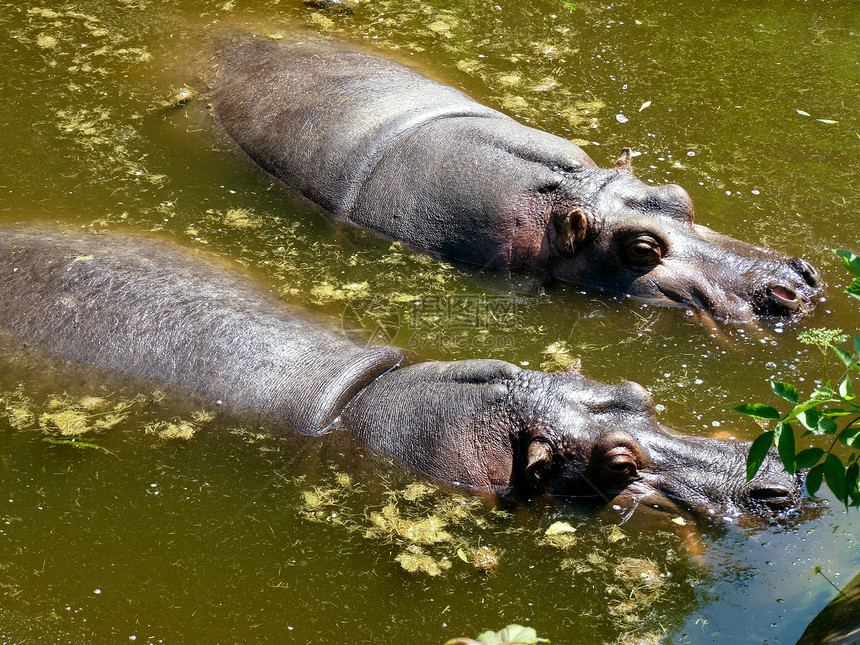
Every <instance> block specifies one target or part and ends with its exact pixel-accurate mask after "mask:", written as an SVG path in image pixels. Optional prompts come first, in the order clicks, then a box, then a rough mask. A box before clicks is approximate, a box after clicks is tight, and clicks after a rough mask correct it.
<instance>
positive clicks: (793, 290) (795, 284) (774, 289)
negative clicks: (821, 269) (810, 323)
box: [753, 258, 822, 317]
mask: <svg viewBox="0 0 860 645" xmlns="http://www.w3.org/2000/svg"><path fill="white" fill-rule="evenodd" d="M785 269H786V270H785V271H783V272H782V273H783V275H782V276H780V279H778V280H774V281H772V282H770V283H768V284H767V285H766V286H764V287H763V288H762V289H760V290H759V291H758V292H757V293H756V294H755V297H754V298H753V302H754V306H755V310H756V314H758V315H759V316H770V317H787V316H792V315H794V314H797V313H802V312H805V311H807V310H809V309H810V308H811V307H812V298H813V296H815V294H817V293H818V291H819V290H820V289H821V284H822V283H821V277H820V276H819V275H818V271H816V270H815V267H813V266H812V265H811V264H809V262H807V261H806V260H803V259H801V258H792V259H790V260H788V261H787V262H786V263H785Z"/></svg>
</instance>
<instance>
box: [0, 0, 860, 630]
mask: <svg viewBox="0 0 860 645" xmlns="http://www.w3.org/2000/svg"><path fill="white" fill-rule="evenodd" d="M574 4H575V6H576V8H575V9H574V8H572V7H571V5H570V3H564V2H538V3H513V4H511V5H510V6H508V5H504V4H494V3H483V4H482V3H475V2H471V1H463V2H460V1H458V2H454V3H447V4H445V5H444V6H443V5H441V4H439V3H414V2H413V3H407V2H400V1H395V0H391V1H389V2H375V1H373V0H370V1H368V2H363V3H359V4H358V5H357V7H356V8H355V10H354V11H352V12H351V13H350V12H333V11H327V10H325V9H320V8H316V7H312V6H307V5H304V4H302V3H300V2H295V1H291V0H280V1H278V0H249V1H247V2H235V1H233V0H226V1H225V0H212V1H204V2H194V3H192V2H183V1H180V0H121V1H119V2H116V3H101V2H94V1H88V0H84V1H82V2H78V3H75V4H74V5H66V4H61V3H56V2H52V3H44V4H42V5H40V4H39V3H30V4H20V3H12V2H5V3H4V2H0V8H2V10H0V34H2V40H0V60H2V64H3V70H4V82H3V84H2V85H0V95H2V101H3V105H4V106H6V109H5V110H4V113H3V115H2V117H0V118H2V123H3V125H2V128H0V149H2V150H3V151H4V153H5V154H4V155H3V156H4V167H3V173H2V174H0V219H2V221H3V222H19V221H22V220H49V221H54V222H56V226H57V228H78V227H86V228H89V229H91V230H94V231H99V230H103V229H106V228H112V227H115V226H116V225H117V224H119V223H122V224H124V225H125V226H127V227H131V228H138V229H141V230H153V229H159V230H163V231H166V232H167V233H168V234H170V235H173V236H175V237H176V238H177V239H179V240H182V241H184V242H185V243H186V244H187V245H189V246H192V247H195V246H196V247H201V248H202V247H205V248H207V249H209V250H211V251H214V252H216V253H221V254H224V255H226V256H229V257H231V258H234V259H236V260H238V261H240V262H242V263H244V264H247V265H249V266H252V267H254V268H255V270H258V271H259V272H261V274H263V275H264V276H265V277H266V279H267V281H269V282H270V283H271V285H272V289H273V291H275V292H277V293H278V294H280V295H281V296H282V297H283V298H284V299H285V300H287V301H290V302H293V303H297V304H301V305H302V306H306V307H308V308H311V309H314V310H316V311H319V312H323V313H325V314H327V315H330V316H334V317H339V318H341V319H342V320H343V324H342V326H343V328H344V330H346V331H350V332H352V333H355V334H359V335H361V334H364V335H365V336H367V337H368V338H370V337H375V338H377V339H384V340H386V341H389V342H393V343H394V344H397V345H398V346H401V347H404V348H411V349H414V350H416V351H418V352H419V353H421V354H422V355H424V356H427V357H430V358H444V359H454V358H465V357H473V356H482V357H490V358H501V359H505V360H509V361H512V362H515V363H517V364H519V365H523V366H529V367H532V368H537V367H541V366H543V367H544V368H547V369H557V368H559V367H562V366H564V365H565V364H568V363H569V362H570V361H571V360H573V359H574V358H576V357H578V356H579V357H581V358H582V360H583V366H584V371H585V372H586V373H587V374H588V375H589V376H591V377H593V378H597V379H600V380H606V381H612V382H617V381H618V380H621V379H622V378H628V379H633V380H637V381H639V382H641V383H643V384H644V385H646V386H647V387H648V388H649V389H650V390H652V392H653V393H654V395H655V398H656V399H657V401H658V403H659V404H660V408H659V409H660V415H661V421H663V422H664V423H666V424H668V425H671V426H673V427H676V428H679V429H683V430H685V431H687V432H690V433H694V434H712V433H717V432H719V433H722V434H725V435H731V436H737V437H746V438H749V437H751V436H753V435H755V433H756V431H757V429H756V428H754V427H749V425H746V422H745V421H744V420H742V419H741V418H739V416H738V415H736V414H735V413H732V412H731V408H733V407H734V406H736V405H737V404H738V403H740V402H742V401H748V400H752V399H756V400H764V401H767V400H769V398H768V397H769V396H770V391H769V387H768V383H767V378H768V377H775V378H782V379H785V380H792V381H793V382H795V383H798V384H799V385H800V386H801V387H807V388H809V389H811V387H812V385H813V380H814V378H815V377H816V375H817V374H818V373H819V371H820V363H819V361H820V357H819V356H818V355H817V352H815V350H811V351H810V348H808V347H807V346H804V345H802V344H800V343H799V342H797V340H796V335H797V332H798V331H799V330H801V329H803V328H805V327H812V326H816V327H821V326H828V327H841V328H843V329H846V330H851V329H856V326H857V320H858V316H857V314H858V309H857V305H856V304H855V303H852V302H847V298H844V297H843V296H842V295H841V294H839V293H838V288H839V287H840V286H841V285H842V283H844V282H845V277H844V276H843V275H841V273H840V271H839V270H838V269H836V263H835V262H834V261H833V260H831V258H830V255H829V253H828V252H827V251H826V249H827V248H829V247H832V246H847V247H851V246H852V245H854V246H856V245H857V234H856V224H855V222H856V212H857V209H858V206H860V204H858V195H860V185H858V181H860V180H858V178H857V174H856V172H853V165H852V164H853V161H854V158H855V156H856V151H857V147H858V145H860V143H858V142H860V139H858V138H857V134H856V133H857V132H860V123H858V117H860V114H858V111H857V108H856V97H855V94H856V87H857V85H858V81H860V64H858V60H860V57H858V56H857V52H858V49H860V46H859V45H860V43H858V38H860V35H858V34H860V24H858V14H857V12H856V10H854V9H853V8H852V7H851V6H850V3H845V4H843V5H837V4H833V3H827V2H823V1H820V2H808V3H805V4H803V5H802V6H799V5H796V4H794V3H792V4H790V5H789V4H787V3H771V4H768V5H767V6H762V7H757V8H751V7H750V6H748V4H747V3H731V2H730V3H728V4H727V3H720V4H718V5H714V6H701V4H700V3H682V4H680V5H679V4H678V3H669V2H663V1H658V0H654V1H652V2H645V3H643V2H636V3H633V2H621V3H617V2H616V3H612V4H596V3H585V4H583V3H580V2H576V3H574ZM296 25H298V26H301V27H303V28H307V29H311V30H315V31H321V32H324V33H329V34H333V35H334V34H336V35H338V36H342V37H350V38H355V39H358V40H362V41H367V42H373V43H376V44H378V45H379V46H381V47H385V48H390V49H392V50H394V49H396V55H397V56H399V57H400V58H401V59H408V60H409V61H410V62H414V63H415V64H416V65H419V66H420V67H421V69H422V70H424V71H425V72H427V73H430V74H431V75H433V76H434V77H436V78H440V79H441V80H445V81H446V82H449V83H452V84H454V85H456V86H458V87H460V88H463V89H465V90H466V91H468V92H469V93H471V94H472V95H473V96H475V97H476V98H477V99H479V100H480V101H482V102H484V103H486V104H488V105H490V106H492V107H494V108H498V109H501V110H504V111H506V112H507V113H508V114H511V115H514V116H516V117H517V118H519V119H520V120H522V121H524V122H527V123H529V124H531V125H534V126H536V127H540V128H543V129H546V130H549V131H552V132H554V133H556V134H559V135H562V136H567V137H569V138H571V139H574V140H576V141H577V142H578V143H580V145H583V146H584V147H585V149H586V150H587V151H588V153H589V154H590V155H591V156H592V157H593V158H594V159H595V160H596V161H597V162H598V163H599V164H601V165H603V166H607V165H610V164H611V163H612V162H613V161H614V159H615V157H616V156H617V154H618V152H619V151H620V149H621V147H623V146H631V147H632V148H633V149H634V151H635V153H636V156H635V157H634V164H635V168H636V171H637V174H638V176H639V177H640V178H642V179H643V180H644V181H648V182H652V183H663V182H667V181H672V182H676V183H679V184H681V185H682V186H684V187H685V188H687V190H688V191H689V192H690V193H691V195H692V197H693V200H694V204H695V206H696V211H697V220H698V221H700V222H701V223H703V224H706V225H708V226H711V227H712V228H715V229H717V230H719V231H721V232H724V233H727V234H730V235H733V236H735V237H738V238H741V239H744V240H748V241H751V242H754V243H758V244H765V245H769V246H773V247H775V248H779V249H781V250H784V251H786V252H788V253H790V254H793V255H801V256H804V257H807V258H808V259H810V260H811V261H813V262H814V263H815V264H816V265H818V267H819V268H820V269H821V270H822V273H823V275H824V277H825V279H826V280H827V281H828V282H829V283H830V285H831V288H830V289H829V291H828V294H827V300H826V302H824V303H822V305H821V306H819V308H818V310H817V311H816V313H815V314H814V315H813V316H812V317H811V318H810V319H808V320H806V321H804V322H803V323H802V324H800V325H797V324H786V325H773V326H764V327H763V328H760V329H754V328H743V329H735V328H728V329H724V330H722V332H723V334H724V336H725V338H718V337H717V335H716V334H712V333H711V332H709V331H708V330H706V329H703V328H702V327H701V326H699V325H698V324H697V323H696V322H695V321H693V320H692V319H691V317H690V316H688V315H687V312H685V311H684V310H683V309H677V310H673V309H657V308H654V307H649V306H646V305H643V304H640V303H636V302H632V301H628V300H624V299H620V298H616V297H612V296H607V295H604V294H599V293H594V292H588V291H586V292H583V291H582V290H580V289H577V288H574V287H571V286H569V285H561V284H555V283H551V282H548V281H547V280H546V279H545V278H544V277H543V276H535V275H525V274H516V273H508V272H502V271H482V270H480V269H478V268H475V267H470V266H465V265H460V264H454V263H450V262H444V261H440V260H438V259H437V258H432V257H427V256H422V255H418V254H415V253H413V252H411V251H410V250H408V249H404V248H402V247H400V246H398V245H396V244H395V245H392V244H391V243H390V242H388V241H385V240H379V239H377V238H375V237H374V236H371V235H368V234H366V233H363V232H360V231H354V230H349V229H345V228H344V227H342V226H340V225H337V224H334V223H332V222H331V221H330V220H329V219H327V218H326V217H325V216H324V215H323V214H321V213H319V212H318V211H317V210H316V209H315V208H313V207H312V206H310V205H308V204H307V203H306V202H304V201H303V200H301V199H300V198H298V197H296V196H294V195H291V194H290V193H288V192H287V191H286V190H284V189H283V188H281V187H279V186H276V185H273V183H272V181H271V180H270V179H269V178H267V177H266V176H265V175H263V174H262V173H260V172H259V171H257V170H256V169H254V168H253V167H251V165H250V163H249V162H248V161H247V159H245V158H244V157H242V156H241V155H240V154H238V153H237V152H236V151H235V150H234V149H233V147H232V145H231V144H229V143H228V142H227V141H226V140H225V139H224V138H223V137H222V136H221V135H220V133H219V132H218V130H217V128H215V127H214V126H213V124H212V123H211V122H210V120H209V115H208V111H207V104H206V88H205V85H204V84H201V83H200V82H199V80H198V79H199V77H198V75H197V73H196V71H198V70H200V69H205V66H206V63H207V60H208V58H207V57H208V52H209V51H211V48H212V47H214V46H216V45H213V43H217V42H219V41H220V39H223V38H225V37H226V36H225V34H226V35H229V34H231V33H232V32H235V31H237V30H239V29H252V30H255V31H258V32H260V33H265V34H268V35H270V36H272V37H278V35H279V34H283V33H286V32H288V31H290V30H292V29H294V28H295V26H296ZM197 93H199V94H197ZM854 250H855V251H856V250H857V249H854ZM473 305H474V306H473ZM4 374H5V376H4V377H3V378H4V381H3V388H2V389H3V402H2V403H3V409H4V413H3V415H2V417H3V418H2V420H0V432H2V434H0V436H2V449H0V469H2V473H3V474H2V477H0V485H2V486H3V490H2V493H3V494H2V496H0V505H2V511H0V533H2V536H3V538H4V540H3V541H2V542H0V585H2V587H3V590H4V594H3V595H2V600H0V616H2V619H0V625H2V626H0V635H2V640H4V641H8V642H21V641H24V640H27V639H35V638H36V637H41V638H43V639H46V640H53V641H58V642H63V641H68V640H71V639H75V640H85V641H87V640H93V641H101V640H107V639H116V638H119V639H121V640H126V639H129V638H132V637H134V639H135V640H137V641H147V642H149V641H154V642H167V641H170V640H177V638H178V640H181V641H182V642H212V641H213V640H217V641H222V642H225V641H226V642H238V641H240V640H242V641H246V640H247V639H248V638H249V637H250V638H252V639H254V640H258V641H265V640H269V641H275V640H277V641H285V640H287V639H291V638H292V639H294V640H296V641H298V642H336V641H346V640H350V641H354V642H370V641H374V640H402V639H404V637H409V638H412V639H415V638H416V637H417V639H418V640H420V641H421V642H430V643H432V642H440V643H441V642H444V641H445V640H446V639H447V638H450V637H452V636H455V635H462V634H477V633H479V632H480V631H482V630H484V629H489V628H493V629H499V628H500V627H502V626H503V625H505V624H508V623H512V622H519V623H521V624H526V625H532V626H534V627H535V628H536V629H537V630H538V633H539V634H540V635H544V636H548V637H550V638H551V639H552V640H553V642H559V643H575V642H616V641H618V642H633V641H634V640H635V642H658V641H660V640H661V639H662V640H669V641H671V642H677V643H712V642H713V643H722V642H735V641H737V642H751V643H760V642H764V641H765V640H767V641H768V642H771V641H773V642H775V641H779V642H793V640H794V639H796V637H798V636H799V635H800V633H801V632H802V631H803V628H804V627H805V623H806V622H807V621H808V620H809V619H811V618H812V616H813V615H814V614H815V613H816V612H817V611H818V610H819V609H820V608H821V607H823V606H824V604H826V602H827V601H828V600H829V599H830V597H831V593H830V590H831V588H830V586H829V585H827V583H826V582H824V581H823V580H821V579H820V576H816V575H815V574H814V568H815V567H816V566H819V565H820V566H822V567H824V570H826V571H828V572H829V574H831V577H833V578H835V579H836V580H840V581H841V582H847V580H848V579H850V578H851V577H852V576H853V575H854V573H856V571H857V569H858V568H860V567H858V564H860V553H858V546H857V543H856V539H855V538H854V537H853V535H854V534H856V532H857V530H856V524H857V519H856V513H854V514H849V513H846V512H844V510H840V509H838V508H834V507H819V506H816V505H814V504H813V508H814V510H815V511H816V513H813V514H810V516H803V517H799V518H796V519H795V520H794V521H792V522H789V523H787V524H786V525H771V526H766V527H759V528H757V529H753V528H749V527H738V526H736V525H735V524H732V523H731V522H729V521H727V520H725V519H722V518H714V519H711V520H707V521H704V522H703V523H701V524H696V523H690V524H687V525H684V526H682V525H679V524H677V523H673V522H672V521H671V517H668V516H667V518H664V519H663V521H660V520H656V519H655V520H650V519H649V520H647V521H646V520H645V519H642V518H638V517H636V516H634V519H631V520H630V521H628V522H626V523H624V524H620V526H619V523H620V522H621V519H622V518H621V517H619V516H618V514H617V513H616V512H615V511H613V509H606V510H605V512H603V513H601V514H599V515H598V516H596V517H595V516H594V514H593V513H592V512H588V511H586V510H583V509H581V508H577V507H567V506H552V507H547V508H543V507H541V508H537V509H533V510H531V511H529V510H526V509H522V508H516V507H512V508H505V507H502V508H486V507H484V506H483V505H482V504H480V503H479V502H478V500H476V499H475V498H473V497H459V496H456V495H454V494H453V493H451V492H450V491H437V490H436V489H435V488H428V489H425V488H424V487H421V486H419V487H417V488H416V487H415V484H414V482H413V481H412V480H411V478H410V477H409V476H408V475H405V476H404V475H403V474H402V473H397V471H396V470H395V469H393V468H392V467H390V466H388V465H386V464H380V463H377V462H375V461H374V462H372V465H371V463H370V462H371V460H368V464H367V465H366V466H364V467H362V466H361V463H362V462H363V458H361V457H360V455H361V453H360V452H357V449H356V448H355V447H349V448H345V447H344V446H342V445H338V443H337V441H334V440H333V439H332V440H329V441H327V442H323V443H322V445H316V444H314V445H295V446H294V445H289V444H288V443H286V442H284V441H283V440H273V439H267V438H261V437H257V436H256V435H255V434H254V433H253V430H254V429H253V428H245V429H244V432H243V433H241V434H237V435H233V434H230V433H225V432H223V431H222V430H223V428H220V429H219V427H218V426H215V425H213V424H211V422H209V421H207V420H206V419H204V418H199V417H195V416H193V413H194V412H195V411H194V410H193V409H175V408H173V407H171V406H170V405H168V404H165V403H163V402H162V403H160V402H159V397H158V395H157V394H153V391H152V389H148V390H145V391H129V392H117V391H112V390H109V389H105V388H104V387H102V386H100V385H99V384H97V383H96V384H93V383H84V384H83V385H81V384H78V385H79V387H78V388H77V389H76V390H74V391H73V390H72V388H70V387H69V386H68V385H67V384H64V383H60V384H56V383H52V382H50V381H49V380H47V379H45V378H41V377H40V376H39V375H38V374H34V371H33V370H32V369H28V366H27V365H26V364H25V365H22V366H20V369H18V368H16V369H15V370H13V371H9V370H7V371H6V372H4ZM147 431H149V432H150V434H147ZM189 437H190V439H189ZM45 439H49V440H50V441H45ZM73 439H74V440H75V441H76V443H77V445H76V446H73V445H69V444H68V443H62V442H70V441H72V440H73ZM559 523H561V524H559ZM553 527H555V528H553ZM437 572H438V575H433V574H435V573H437ZM839 574H841V576H840V575H839Z"/></svg>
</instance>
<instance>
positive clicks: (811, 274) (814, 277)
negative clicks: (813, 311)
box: [791, 258, 821, 287]
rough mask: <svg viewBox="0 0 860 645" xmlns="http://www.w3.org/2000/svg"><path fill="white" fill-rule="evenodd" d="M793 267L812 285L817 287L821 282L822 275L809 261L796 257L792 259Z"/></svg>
mask: <svg viewBox="0 0 860 645" xmlns="http://www.w3.org/2000/svg"><path fill="white" fill-rule="evenodd" d="M791 266H792V268H793V269H794V270H795V271H797V272H798V273H799V274H800V275H801V276H803V279H804V280H805V281H806V284H808V285H809V286H810V287H817V286H819V285H820V284H821V276H820V275H818V271H816V270H815V267H814V266H812V265H811V264H810V263H809V262H807V261H806V260H804V259H802V258H794V259H792V260H791Z"/></svg>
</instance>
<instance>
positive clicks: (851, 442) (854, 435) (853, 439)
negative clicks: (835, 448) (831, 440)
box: [839, 426, 860, 448]
mask: <svg viewBox="0 0 860 645" xmlns="http://www.w3.org/2000/svg"><path fill="white" fill-rule="evenodd" d="M858 439H860V426H854V427H851V426H849V427H847V428H843V430H842V432H840V433H839V441H841V442H842V443H844V444H845V445H846V446H850V447H851V448H860V441H858Z"/></svg>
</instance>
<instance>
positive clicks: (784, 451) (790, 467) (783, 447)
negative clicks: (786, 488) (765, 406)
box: [756, 421, 795, 475]
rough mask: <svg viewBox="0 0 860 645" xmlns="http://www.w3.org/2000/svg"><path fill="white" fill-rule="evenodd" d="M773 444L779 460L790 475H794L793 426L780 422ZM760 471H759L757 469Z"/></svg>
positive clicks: (775, 431) (775, 430) (777, 425)
mask: <svg viewBox="0 0 860 645" xmlns="http://www.w3.org/2000/svg"><path fill="white" fill-rule="evenodd" d="M773 442H774V443H775V444H776V449H777V450H778V451H779V458H780V459H781V460H782V465H783V466H785V470H786V472H787V473H788V474H789V475H793V474H794V469H795V466H794V459H795V455H794V430H793V429H792V427H791V424H788V423H786V422H785V421H780V422H779V423H777V424H776V428H775V429H774V434H773ZM756 470H758V469H756Z"/></svg>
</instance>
